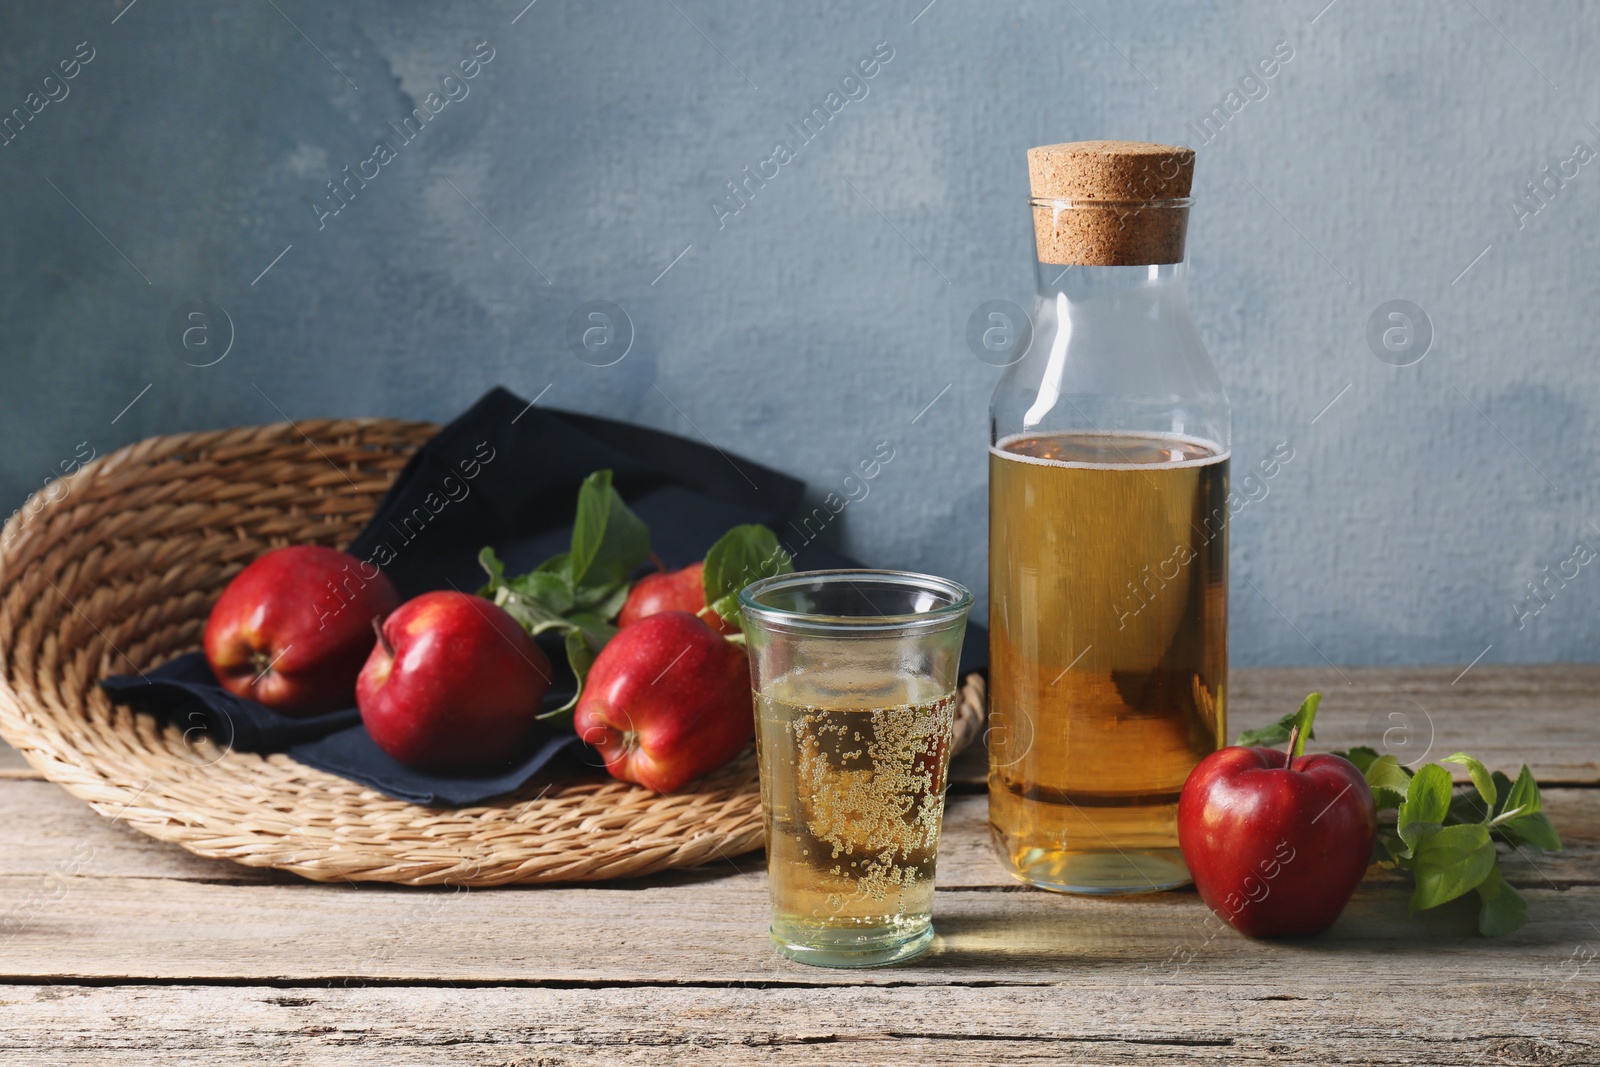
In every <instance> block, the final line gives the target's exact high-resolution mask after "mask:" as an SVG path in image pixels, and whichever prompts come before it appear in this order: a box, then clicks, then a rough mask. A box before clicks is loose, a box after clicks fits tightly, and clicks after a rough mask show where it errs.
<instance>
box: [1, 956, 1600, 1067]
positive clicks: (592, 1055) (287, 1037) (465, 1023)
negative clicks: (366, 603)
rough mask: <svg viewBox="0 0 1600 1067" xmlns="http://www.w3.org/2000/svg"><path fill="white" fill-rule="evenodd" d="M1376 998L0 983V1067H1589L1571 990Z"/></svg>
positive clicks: (1397, 978) (1050, 990)
mask: <svg viewBox="0 0 1600 1067" xmlns="http://www.w3.org/2000/svg"><path fill="white" fill-rule="evenodd" d="M1596 966H1600V965H1596ZM1590 969H1595V967H1591V968H1590ZM1385 981H1386V986H1387V987H1388V988H1389V989H1390V990H1392V991H1393V993H1392V995H1388V996H1374V995H1373V990H1372V988H1371V985H1370V983H1369V982H1366V981H1360V980H1357V981H1344V982H1331V981H1330V982H1313V983H1302V984H1297V985H1295V986H1293V987H1290V988H1285V987H1283V986H1279V985H1274V984H1268V983H1266V982H1261V983H1255V984H1251V983H1245V984H1239V985H1229V986H1222V987H1197V988H1184V989H1182V990H1178V989H1173V988H1171V987H1169V986H1163V985H1148V986H1140V985H1131V986H1130V985H1128V984H1126V983H1124V982H1122V981H1120V980H1118V979H1116V978H1115V977H1110V978H1107V977H1105V976H1093V975H1089V976H1084V975H1076V974H1074V975H1067V976H1063V977H1062V979H1061V980H1058V981H1052V982H1046V983H1039V984H1036V985H1029V986H1005V987H981V986H980V987H961V986H956V987H944V988H939V989H932V990H930V989H926V988H906V987H901V988H849V987H840V988H828V989H811V988H806V989H798V988H793V987H767V988H754V987H739V986H712V987H706V986H693V985H674V986H662V987H643V988H639V987H636V988H603V989H542V988H509V989H507V988H448V987H447V988H424V989H419V988H415V987H387V988H385V987H377V988H345V987H333V988H328V987H320V988H282V987H268V986H229V987H217V986H125V987H119V988H94V987H84V986H76V987H60V986H0V1050H3V1056H4V1059H5V1062H6V1063H7V1064H8V1067H9V1065H24V1064H25V1065H34V1064H52V1065H80V1064H82V1065H92V1067H124V1065H126V1067H136V1065H137V1067H144V1065H145V1064H148V1063H152V1062H159V1063H162V1064H169V1065H175V1067H191V1065H192V1067H201V1065H203V1067H212V1065H214V1064H218V1063H248V1064H273V1065H289V1064H332V1063H337V1064H350V1065H370V1067H391V1065H392V1064H395V1063H397V1062H398V1063H407V1064H410V1063H444V1062H449V1063H450V1064H453V1065H466V1067H478V1065H483V1067H491V1065H492V1067H535V1065H540V1067H555V1065H577V1064H627V1065H646V1064H661V1063H667V1064H680V1063H682V1064H707V1065H722V1064H749V1063H752V1062H774V1063H798V1064H819V1065H821V1064H829V1065H845V1064H854V1065H890V1064H894V1065H904V1064H974V1063H1021V1064H1132V1063H1156V1064H1189V1063H1261V1062H1272V1063H1288V1064H1368V1063H1393V1064H1419V1065H1424V1064H1425V1065H1430V1067H1442V1065H1458V1064H1459V1065H1473V1067H1477V1065H1481V1064H1486V1063H1494V1064H1541V1065H1547V1064H1555V1063H1562V1064H1594V1063H1600V1046H1597V1044H1596V1035H1595V1033H1594V1029H1593V1025H1592V1023H1593V1012H1594V1008H1595V981H1594V979H1593V978H1591V977H1588V976H1587V975H1585V974H1580V975H1579V976H1578V977H1576V978H1573V979H1568V980H1554V981H1552V982H1549V983H1547V984H1545V985H1535V986H1518V987H1512V986H1508V985H1503V984H1497V983H1488V982H1484V983H1448V984H1442V985H1435V984H1433V983H1430V982H1429V981H1428V980H1427V978H1426V976H1425V975H1419V974H1415V973H1413V974H1398V975H1393V974H1391V976H1389V977H1387V978H1386V980H1385ZM1424 1004H1425V1007H1423V1006H1422V1005H1424Z"/></svg>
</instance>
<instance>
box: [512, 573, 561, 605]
mask: <svg viewBox="0 0 1600 1067" xmlns="http://www.w3.org/2000/svg"><path fill="white" fill-rule="evenodd" d="M505 587H506V588H507V589H509V590H510V591H511V592H512V593H513V594H515V595H516V596H518V597H521V598H522V599H523V600H532V601H534V602H535V603H537V604H538V605H539V606H540V607H541V608H543V609H544V610H545V611H547V612H549V613H550V614H552V615H565V614H566V613H567V612H568V611H570V610H572V601H573V590H572V583H571V582H569V581H567V577H566V575H564V574H552V573H551V572H549V571H529V572H528V573H527V574H523V575H519V576H517V577H515V578H513V579H511V580H510V581H509V582H507V583H506V586H505Z"/></svg>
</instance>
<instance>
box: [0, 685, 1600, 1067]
mask: <svg viewBox="0 0 1600 1067" xmlns="http://www.w3.org/2000/svg"><path fill="white" fill-rule="evenodd" d="M1457 673H1458V669H1447V668H1426V669H1408V670H1351V669H1347V670H1345V671H1343V672H1342V673H1341V672H1338V671H1335V670H1332V669H1329V668H1321V669H1310V668H1306V669H1280V670H1265V671H1238V672H1236V673H1235V676H1234V686H1233V690H1232V692H1231V694H1230V697H1231V703H1232V708H1233V711H1232V714H1233V718H1234V726H1235V727H1236V728H1242V727H1245V726H1249V725H1256V724H1260V723H1264V722H1267V721H1269V720H1271V719H1273V718H1276V717H1277V716H1278V715H1280V714H1282V713H1283V712H1285V711H1287V710H1291V709H1292V708H1293V707H1294V706H1295V705H1296V704H1297V703H1298V701H1299V699H1300V698H1301V697H1302V696H1303V695H1304V694H1305V693H1306V692H1307V691H1308V690H1309V689H1311V688H1321V689H1323V690H1324V692H1326V693H1327V699H1326V700H1325V701H1324V703H1323V710H1322V715H1321V719H1320V721H1319V724H1318V725H1319V727H1321V728H1322V729H1321V732H1320V734H1319V740H1318V741H1317V742H1316V743H1315V744H1314V746H1313V747H1322V746H1326V747H1344V746H1347V745H1350V744H1355V743H1359V742H1361V741H1367V742H1370V743H1375V744H1381V743H1382V737H1383V735H1384V732H1385V731H1386V730H1388V731H1390V735H1389V739H1390V742H1391V744H1393V745H1394V746H1395V750H1396V751H1399V752H1402V753H1404V754H1402V757H1401V758H1402V759H1412V758H1415V756H1417V755H1419V754H1420V753H1421V751H1422V749H1423V748H1426V747H1427V745H1428V744H1429V741H1430V738H1429V735H1430V734H1431V753H1430V758H1432V759H1438V758H1440V757H1443V756H1447V755H1449V754H1450V753H1452V752H1455V751H1458V750H1461V749H1465V750H1468V751H1470V752H1472V753H1473V754H1475V755H1478V756H1480V757H1482V758H1483V759H1484V760H1485V761H1486V762H1487V763H1489V765H1490V766H1491V767H1496V768H1504V769H1506V770H1508V771H1510V772H1512V773H1513V774H1514V773H1515V771H1516V768H1517V766H1518V765H1519V764H1521V763H1523V762H1526V763H1528V764H1530V765H1531V766H1532V767H1533V769H1534V772H1535V774H1536V775H1537V776H1538V778H1539V779H1540V781H1541V782H1542V783H1544V785H1545V797H1546V807H1547V811H1548V812H1549V814H1550V817H1551V818H1552V819H1553V820H1554V822H1555V824H1556V826H1557V828H1558V829H1559V830H1560V832H1561V834H1562V836H1563V837H1564V838H1565V840H1566V843H1567V851H1565V852H1563V853H1559V854H1554V855H1549V856H1540V857H1534V858H1533V859H1527V858H1520V857H1516V856H1512V857H1509V858H1507V859H1506V860H1504V861H1503V863H1504V868H1505V870H1506V872H1507V875H1508V877H1509V879H1510V881H1511V882H1512V883H1513V884H1514V885H1516V886H1518V887H1519V888H1521V889H1522V891H1523V892H1524V893H1525V894H1526V895H1527V898H1528V902H1529V911H1530V915H1531V919H1530V921H1529V923H1528V925H1527V926H1525V927H1524V928H1523V929H1521V930H1520V931H1518V932H1517V933H1515V934H1513V935H1511V936H1508V937H1503V938H1499V939H1494V940H1487V939H1484V938H1481V937H1479V936H1478V935H1477V933H1476V932H1475V929H1474V926H1473V909H1472V908H1471V907H1469V906H1465V905H1460V906H1457V905H1447V906H1446V907H1444V908H1441V909H1438V910H1437V911H1436V912H1429V913H1424V914H1423V915H1421V916H1419V917H1416V918H1411V917H1408V916H1407V914H1406V892H1405V890H1404V888H1403V887H1402V886H1401V885H1400V884H1399V883H1397V882H1396V881H1394V880H1393V879H1391V878H1387V877H1385V876H1383V875H1382V874H1381V873H1379V872H1375V873H1374V875H1373V877H1371V878H1370V879H1369V880H1368V881H1367V883H1365V884H1364V885H1363V887H1362V889H1361V890H1360V891H1359V892H1358V893H1357V895H1356V898H1355V900H1354V902H1353V903H1352V904H1351V906H1350V908H1349V910H1348V911H1347V912H1346V913H1345V915H1344V917H1343V918H1341V919H1340V921H1339V923H1338V924H1337V925H1336V926H1335V927H1334V928H1333V930H1331V931H1330V932H1329V933H1327V934H1325V935H1324V936H1322V937H1320V938H1316V939H1313V940H1310V941H1302V942H1293V943H1283V942H1277V943H1267V942H1253V941H1249V940H1246V939H1244V938H1242V937H1240V936H1238V935H1237V934H1235V933H1234V932H1233V931H1232V930H1231V929H1227V928H1221V927H1220V926H1219V924H1218V923H1217V921H1216V920H1214V919H1211V918H1210V917H1209V916H1208V913H1207V912H1206V910H1205V908H1204V907H1203V906H1202V905H1201V904H1200V901H1199V899H1198V897H1196V896H1195V894H1194V893H1193V892H1192V891H1182V892H1174V893H1166V894H1161V895H1152V896H1144V897H1129V898H1116V899H1084V898H1076V897H1067V896H1057V895H1054V894H1050V893H1044V892H1039V891H1034V890H1029V889H1025V888H1023V887H1022V886H1020V885H1018V884H1016V883H1014V882H1012V881H1011V880H1010V879H1009V878H1008V877H1007V876H1006V875H1005V874H1004V873H1003V872H1002V871H1001V869H1000V867H999V866H998V865H997V863H996V862H995V860H994V859H993V857H992V856H991V854H990V850H989V843H988V838H987V831H986V828H985V825H984V818H985V814H984V798H983V795H982V791H983V785H982V756H981V753H974V754H970V755H968V756H964V757H963V758H962V760H961V761H960V767H959V770H960V773H959V775H958V776H957V784H956V786H955V787H954V794H955V795H953V796H952V797H951V803H950V807H949V814H948V816H947V819H946V823H945V831H944V848H943V851H942V852H941V855H940V863H939V890H938V902H937V904H936V912H935V915H936V918H935V922H936V925H937V927H938V930H939V933H940V938H939V941H938V942H937V943H936V946H935V948H934V949H933V951H932V952H931V953H930V954H929V955H927V956H925V957H923V958H922V959H920V960H918V961H915V962H913V963H911V964H908V965H904V966H901V967H897V968H892V969H887V970H877V971H866V972H840V971H827V970H817V969H812V968H808V967H804V966H801V965H799V964H794V963H790V962H788V961H786V960H784V959H781V958H779V957H778V956H777V955H776V954H775V953H774V952H773V951H772V950H771V948H770V947H769V945H768V942H767V937H766V924H767V892H766V878H765V875H764V873H763V869H762V857H761V856H760V855H759V854H756V855H749V856H742V857H739V858H738V859H737V860H736V861H735V862H733V863H729V864H725V865H722V866H718V867H711V868H704V869H699V870H694V871H682V872H677V873H673V874H669V875H665V876H660V877H653V878H649V879H645V880H642V881H636V882H629V883H620V884H612V885H607V886H599V887H588V888H581V887H575V888H536V887H527V888H510V889H487V890H472V891H466V890H457V891H452V890H449V889H442V890H426V889H405V888H398V887H388V886H371V885H363V886H349V885H313V884H310V883H307V882H303V881H301V880H299V879H297V878H294V877H292V876H288V875H280V874H278V873H276V872H270V871H259V870H253V869H250V868H246V867H240V866H235V865H232V864H229V863H226V862H221V861H212V860H203V859H199V858H197V857H194V856H191V855H190V854H188V853H186V852H184V851H182V850H180V849H178V848H176V847H174V846H170V845H163V844H160V843H158V842H156V841H153V840H151V839H149V838H146V837H144V836H143V835H141V834H138V833H136V832H134V831H132V830H129V829H128V828H126V827H124V826H121V825H118V824H115V823H113V822H112V821H111V820H108V819H105V818H102V817H100V816H97V815H95V814H93V813H92V812H91V811H90V810H89V809H88V808H87V807H86V806H84V805H83V804H81V803H80V802H78V801H76V800H74V799H72V798H71V797H69V796H68V795H67V794H66V793H64V792H63V791H62V790H60V789H59V788H57V787H56V786H54V785H52V784H50V783H48V782H44V781H40V780H37V778H36V776H35V775H34V774H33V772H32V771H31V770H30V769H28V768H27V767H26V766H25V765H24V764H22V762H21V761H20V760H19V759H18V758H17V757H16V756H15V754H13V753H10V752H9V751H7V752H6V756H7V757H8V758H7V759H6V760H4V761H0V775H3V778H0V1063H3V1064H5V1065H8V1067H9V1065H20V1064H34V1063H39V1064H43V1063H50V1064H93V1065H96V1067H109V1065H118V1064H141V1065H142V1064H148V1063H157V1062H159V1063H176V1064H207V1065H211V1064H218V1063H237V1062H245V1063H260V1064H290V1063H295V1064H298V1063H317V1064H324V1063H329V1064H374V1065H383V1067H389V1065H393V1064H403V1063H451V1064H499V1065H512V1064H516V1065H527V1067H531V1065H535V1064H539V1065H546V1064H549V1065H554V1064H587V1063H618V1064H658V1063H666V1062H670V1063H691V1064H732V1063H751V1062H778V1063H791V1062H792V1063H829V1064H843V1063H850V1064H924V1063H940V1064H944V1063H950V1064H955V1063H997V1062H1006V1063H1041V1064H1042V1063H1050V1064H1058V1063H1132V1062H1141V1063H1235V1062H1245V1061H1249V1062H1259V1061H1270V1062H1288V1063H1314V1064H1327V1063H1380V1062H1383V1063H1390V1062H1393V1063H1417V1064H1457V1063H1459V1064H1486V1063H1527V1064H1553V1063H1600V959H1597V958H1596V957H1597V953H1600V926H1597V923H1600V854H1597V849H1600V790H1597V788H1596V786H1597V784H1600V762H1597V761H1600V716H1597V705H1600V701H1597V699H1596V696H1595V694H1596V692H1597V691H1600V666H1584V667H1556V668H1506V667H1501V668H1496V667H1488V666H1482V665H1479V666H1477V667H1474V668H1473V669H1472V670H1470V671H1469V672H1468V673H1467V674H1466V675H1465V676H1463V677H1462V678H1461V679H1460V680H1459V681H1457V682H1455V683H1454V684H1452V682H1451V679H1452V678H1454V677H1455V676H1456V674H1457ZM1407 730H1409V734H1408V733H1406V732H1404V731H1407ZM1403 741H1404V742H1409V744H1410V745H1411V746H1412V747H1410V748H1409V749H1405V748H1401V747H1400V743H1401V742H1403Z"/></svg>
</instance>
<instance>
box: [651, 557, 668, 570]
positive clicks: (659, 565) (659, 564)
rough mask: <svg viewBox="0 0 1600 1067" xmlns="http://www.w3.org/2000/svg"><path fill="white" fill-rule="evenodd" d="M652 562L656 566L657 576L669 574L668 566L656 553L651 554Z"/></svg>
mask: <svg viewBox="0 0 1600 1067" xmlns="http://www.w3.org/2000/svg"><path fill="white" fill-rule="evenodd" d="M650 562H651V563H654V564H655V565H656V573H657V574H665V573H667V565H666V564H665V563H663V562H661V557H660V556H658V555H656V554H655V553H654V552H652V553H650Z"/></svg>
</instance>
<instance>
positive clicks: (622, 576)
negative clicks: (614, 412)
mask: <svg viewBox="0 0 1600 1067" xmlns="http://www.w3.org/2000/svg"><path fill="white" fill-rule="evenodd" d="M649 555H650V531H649V529H648V528H647V527H646V526H645V524H644V522H643V521H641V520H640V518H639V516H637V515H635V514H634V513H633V512H632V511H631V510H629V508H628V505H626V504H624V503H623V502H622V497H621V496H620V495H619V494H618V493H617V491H616V489H615V488H614V487H613V486H612V484H611V472H610V471H608V470H604V471H595V472H594V473H593V474H591V475H589V477H587V478H585V479H584V480H583V484H582V485H581V486H580V487H579V488H578V511H577V515H576V517H575V518H574V519H573V523H572V547H571V548H570V549H568V550H567V551H566V552H562V553H560V554H558V555H554V556H551V557H550V558H549V559H547V560H545V561H544V562H543V563H541V564H539V565H538V566H537V567H535V568H534V569H533V570H531V571H529V572H528V573H527V574H520V575H517V576H516V577H514V578H507V577H506V569H505V564H503V563H501V562H500V557H499V556H497V555H495V551H494V549H492V548H485V549H484V550H483V551H482V552H480V553H478V563H479V564H480V565H481V566H482V567H483V569H484V570H485V571H487V572H488V575H489V581H488V583H487V584H486V585H485V586H484V587H483V588H482V589H480V590H478V595H479V596H483V597H488V598H489V599H490V600H492V601H494V602H495V603H496V604H498V605H499V606H500V607H502V608H504V609H505V611H506V613H507V614H508V615H510V616H511V617H512V618H513V619H516V620H517V622H519V623H521V624H522V627H523V629H525V630H527V631H528V632H529V633H530V634H534V635H538V634H542V633H546V632H549V631H552V630H553V631H555V632H557V633H560V634H562V635H563V642H562V643H563V644H564V645H565V647H566V652H567V662H568V663H569V664H571V665H572V673H573V674H575V675H576V676H577V678H578V689H579V692H581V691H582V689H583V678H584V676H585V675H587V674H588V673H589V667H590V666H591V665H593V663H594V658H595V657H596V656H597V655H599V654H600V650H601V649H602V648H604V647H605V644H606V642H607V641H609V640H611V638H612V637H613V636H614V635H615V634H616V632H617V628H616V627H615V626H613V625H611V620H612V619H614V618H616V616H617V612H619V611H621V610H622V605H623V602H624V601H626V600H627V598H628V586H629V582H628V575H629V574H631V573H632V572H633V570H634V569H635V568H637V567H638V566H639V565H640V564H641V563H643V562H644V561H645V559H646V558H648V557H649ZM577 702H578V698H577V695H576V694H574V695H573V698H572V699H571V700H569V701H567V702H566V703H565V704H563V705H562V706H561V707H559V708H556V709H555V710H553V711H547V712H545V713H544V714H543V715H541V716H539V717H540V718H541V719H546V720H549V719H557V718H561V717H563V716H566V715H568V714H570V713H571V712H572V709H573V708H574V707H575V706H577Z"/></svg>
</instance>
